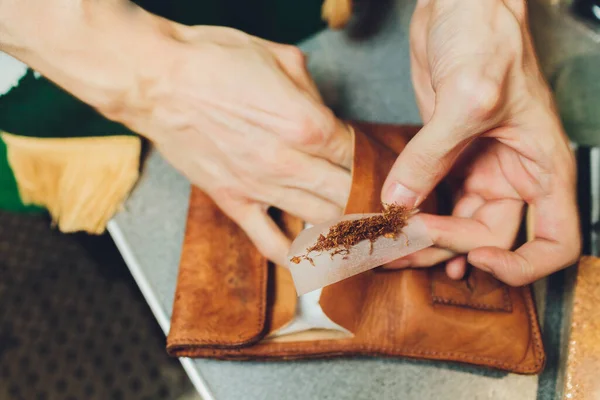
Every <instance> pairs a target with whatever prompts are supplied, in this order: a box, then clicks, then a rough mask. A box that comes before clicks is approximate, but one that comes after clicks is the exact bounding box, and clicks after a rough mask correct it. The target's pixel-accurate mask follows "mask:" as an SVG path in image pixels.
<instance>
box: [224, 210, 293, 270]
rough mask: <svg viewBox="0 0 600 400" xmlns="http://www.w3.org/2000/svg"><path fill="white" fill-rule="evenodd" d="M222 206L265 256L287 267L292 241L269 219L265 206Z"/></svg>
mask: <svg viewBox="0 0 600 400" xmlns="http://www.w3.org/2000/svg"><path fill="white" fill-rule="evenodd" d="M220 205H221V208H222V210H223V211H224V212H225V214H227V215H228V216H229V217H230V218H231V219H232V220H233V221H235V222H236V223H237V224H238V225H239V226H240V227H241V228H242V229H243V230H244V232H246V234H247V235H248V237H249V238H250V240H251V241H252V243H253V244H254V246H256V248H257V249H258V251H259V252H260V253H261V254H262V255H263V256H265V257H266V258H268V259H269V260H271V261H272V262H274V263H276V264H278V265H286V261H287V260H286V257H287V253H288V250H289V248H290V241H289V239H288V238H287V237H286V236H285V235H284V234H283V233H282V232H281V230H280V229H279V227H278V226H277V224H276V223H275V221H273V219H272V218H271V217H269V215H268V214H267V207H266V206H265V205H262V204H259V203H255V202H250V201H229V202H227V203H226V204H220Z"/></svg>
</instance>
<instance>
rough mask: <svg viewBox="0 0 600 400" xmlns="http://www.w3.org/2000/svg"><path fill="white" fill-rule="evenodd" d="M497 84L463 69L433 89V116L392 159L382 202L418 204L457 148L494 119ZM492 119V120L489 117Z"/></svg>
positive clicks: (447, 167) (481, 131) (443, 172)
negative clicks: (434, 90)
mask: <svg viewBox="0 0 600 400" xmlns="http://www.w3.org/2000/svg"><path fill="white" fill-rule="evenodd" d="M500 100H501V96H500V91H499V87H498V84H497V83H496V82H494V81H493V80H491V79H488V78H486V77H485V76H484V75H482V72H481V71H477V70H473V71H472V70H463V71H461V72H460V73H459V74H457V75H456V76H451V77H447V78H446V83H445V84H444V86H441V87H438V88H437V90H436V104H435V110H434V113H433V116H432V117H431V120H429V121H428V122H427V123H426V124H425V125H424V127H423V128H422V129H421V131H419V133H418V134H417V135H415V137H414V138H413V139H412V140H411V141H410V142H409V143H408V144H407V146H406V148H405V149H404V151H402V153H400V155H399V156H398V159H397V160H396V162H395V163H394V166H393V167H392V170H391V171H390V173H389V175H388V177H387V179H386V181H385V183H384V186H383V189H382V201H383V202H385V203H402V204H405V205H407V206H409V207H410V206H418V205H419V204H420V203H421V202H422V201H423V200H424V199H425V198H426V197H427V196H428V195H429V193H430V192H431V190H433V188H434V187H435V186H436V185H437V184H438V183H439V181H440V180H441V179H442V178H443V177H444V176H446V174H447V173H448V171H449V170H450V168H451V167H452V165H453V164H454V162H455V161H456V158H457V157H458V155H459V154H460V152H461V151H462V150H463V149H464V148H465V146H466V145H468V144H469V143H470V142H471V141H472V140H473V139H474V138H475V137H476V136H478V135H479V134H481V133H483V132H485V131H487V130H488V129H489V128H491V127H492V126H493V125H494V124H495V123H496V121H495V118H497V117H496V113H495V111H496V109H497V107H498V105H499V102H500ZM492 117H494V118H492Z"/></svg>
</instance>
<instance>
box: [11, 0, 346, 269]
mask: <svg viewBox="0 0 600 400" xmlns="http://www.w3.org/2000/svg"><path fill="white" fill-rule="evenodd" d="M32 10H36V11H35V13H34V12H32ZM0 15H1V16H2V17H0V49H2V50H3V51H6V52H8V53H9V54H12V55H13V56H15V57H17V58H19V59H21V60H22V61H23V62H25V63H27V64H29V65H30V66H31V67H32V68H34V69H36V70H38V71H39V72H40V73H42V74H43V75H44V76H46V77H47V78H48V79H51V80H53V81H54V82H56V83H57V84H59V85H60V86H62V87H63V88H65V89H66V90H67V91H69V92H70V93H72V94H73V95H75V96H77V97H79V98H80V99H82V100H83V101H85V102H87V103H88V104H91V105H92V106H94V107H95V108H96V109H97V110H98V111H99V112H100V113H102V114H104V115H105V116H106V117H108V118H110V119H113V120H115V121H118V122H121V123H123V124H125V125H126V126H128V127H129V128H131V129H132V130H134V131H136V132H139V133H141V134H143V135H144V136H146V137H148V138H149V139H151V140H152V141H153V143H154V144H155V146H156V147H157V148H158V150H159V151H160V152H161V153H162V154H163V155H164V157H165V158H166V159H167V160H168V161H169V162H170V163H171V164H172V165H173V166H175V167H176V168H177V169H179V170H180V171H181V172H182V173H183V174H185V175H186V176H187V177H188V178H189V179H190V180H191V182H192V183H194V184H195V185H197V186H199V187H200V188H202V189H203V190H204V191H205V192H206V193H208V194H209V195H210V196H211V197H212V198H213V199H214V200H215V201H216V203H217V204H218V205H219V206H220V207H221V209H222V210H223V211H224V212H225V213H226V214H227V215H229V216H230V217H231V218H232V219H233V220H234V221H236V222H237V223H238V224H239V225H240V226H241V227H242V228H243V229H244V230H245V232H246V233H247V234H248V235H249V237H250V238H251V239H252V240H253V242H254V243H255V244H256V246H257V247H258V249H259V250H260V251H261V252H262V253H263V254H264V255H265V256H267V257H268V258H269V259H271V260H273V261H276V262H278V263H284V262H285V257H286V254H287V251H288V248H289V245H290V243H289V240H288V239H287V238H286V237H285V236H284V235H283V234H282V233H281V232H280V230H279V229H278V228H277V226H276V225H275V224H274V222H273V221H272V220H271V218H270V217H269V216H268V215H267V210H268V208H269V207H270V206H275V207H278V208H280V209H282V210H284V211H287V212H288V213H290V214H292V215H296V216H298V217H301V218H303V219H304V220H306V221H307V222H309V223H312V224H317V223H320V222H323V221H325V220H328V219H331V218H334V217H336V216H338V215H340V214H341V213H342V209H343V207H344V205H345V202H346V197H347V195H348V193H349V190H350V181H351V176H350V171H349V170H350V168H351V162H352V134H351V132H350V131H349V130H348V128H347V127H346V126H345V125H343V124H342V123H341V122H340V121H339V120H337V119H336V118H335V116H334V115H333V113H332V112H331V110H330V109H328V108H327V107H326V106H325V105H324V104H323V102H322V99H321V97H320V95H319V92H318V91H317V88H316V86H315V84H314V82H313V80H312V78H311V77H310V76H309V74H308V72H307V69H306V65H305V64H306V63H305V58H304V55H303V54H302V52H301V51H300V50H299V49H298V48H296V47H293V46H287V45H281V44H276V43H272V42H268V41H265V40H262V39H259V38H256V37H252V36H249V35H246V34H244V33H242V32H240V31H237V30H233V29H228V28H221V27H209V26H198V27H188V26H183V25H179V24H176V23H173V22H172V21H167V20H164V19H161V18H158V17H156V16H154V15H151V14H149V13H147V12H145V11H144V10H142V9H140V8H138V7H136V6H134V5H133V4H131V3H128V2H126V1H120V0H113V1H106V2H104V1H103V2H99V1H90V0H87V1H86V0H79V1H77V0H44V2H41V1H39V0H19V1H14V0H0ZM16 21H18V23H16ZM108 26H109V27H111V29H106V27H108ZM40 31H44V32H46V33H45V34H44V35H39V34H38V33H39V32H40Z"/></svg>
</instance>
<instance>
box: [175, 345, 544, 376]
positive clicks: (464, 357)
mask: <svg viewBox="0 0 600 400" xmlns="http://www.w3.org/2000/svg"><path fill="white" fill-rule="evenodd" d="M172 350H175V351H176V352H177V349H172ZM197 350H201V349H197ZM205 350H207V351H210V350H211V349H210V348H206V349H205ZM215 350H216V349H215ZM302 350H306V349H305V348H302V347H290V348H286V349H285V352H286V353H287V352H294V351H302ZM322 350H323V351H322V352H320V353H313V354H310V355H306V356H308V357H311V356H312V357H313V358H314V357H318V356H326V355H328V353H327V352H328V351H333V352H334V354H335V352H337V353H338V354H340V355H345V354H347V355H351V354H350V353H347V350H338V349H335V348H333V347H329V348H327V347H326V348H323V349H322ZM348 350H349V351H350V352H352V351H358V352H361V354H372V353H376V354H381V355H384V356H385V355H395V356H405V357H410V356H434V357H444V358H452V359H454V360H456V361H466V362H469V361H470V362H478V361H479V362H481V363H486V364H487V365H493V366H498V367H502V368H505V369H509V370H514V371H537V370H538V369H539V367H540V365H541V363H540V362H539V360H538V362H536V363H535V364H534V368H531V367H528V366H525V367H524V366H523V365H519V364H511V363H506V362H502V361H499V360H497V359H495V358H490V357H482V356H475V355H469V354H465V353H460V352H444V351H431V350H418V349H406V348H399V349H396V348H393V347H391V348H373V347H371V346H349V348H348ZM238 351H239V350H237V349H229V351H228V353H227V355H230V356H232V355H233V356H235V353H236V352H238ZM180 353H183V354H188V355H194V354H195V353H197V351H196V352H194V350H193V349H189V350H183V351H181V352H180ZM240 355H241V356H242V357H246V356H247V357H249V358H255V357H258V358H260V357H266V358H269V357H280V356H277V355H276V354H271V355H269V354H266V355H264V356H260V355H253V354H248V355H244V354H240ZM306 356H304V355H302V357H306ZM281 357H290V358H294V355H288V356H286V355H283V356H281Z"/></svg>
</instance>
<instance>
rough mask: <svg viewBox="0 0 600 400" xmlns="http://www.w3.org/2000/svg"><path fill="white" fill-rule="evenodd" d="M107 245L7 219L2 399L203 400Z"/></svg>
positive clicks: (1, 246) (1, 266)
mask: <svg viewBox="0 0 600 400" xmlns="http://www.w3.org/2000/svg"><path fill="white" fill-rule="evenodd" d="M164 341H165V338H164V335H163V333H162V332H161V330H160V329H159V327H158V325H157V324H156V322H155V320H154V317H153V316H152V314H151V312H150V310H149V308H148V306H147V305H146V303H145V301H144V299H143V297H142V295H141V294H140V292H139V291H138V289H137V286H136V285H135V283H134V281H133V279H132V277H131V275H130V274H129V271H128V269H127V267H126V266H125V264H124V262H123V261H122V259H121V257H120V255H119V254H118V252H117V250H116V249H115V247H114V244H113V243H112V241H111V239H110V237H109V236H107V235H106V236H101V237H89V236H85V235H63V234H60V233H58V232H56V231H54V230H52V229H51V228H50V224H49V221H48V220H47V219H46V218H45V217H43V216H24V215H13V214H9V213H6V212H0V400H12V399H27V400H30V399H31V400H35V399H40V400H42V399H103V400H104V399H114V400H118V399H133V400H135V399H186V400H192V399H198V396H197V394H196V393H195V391H194V389H193V387H192V385H191V383H190V381H189V380H188V378H187V376H186V374H185V372H184V371H183V369H182V367H181V365H180V364H179V362H178V361H177V360H175V359H171V358H169V357H167V355H166V353H165V351H164Z"/></svg>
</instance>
